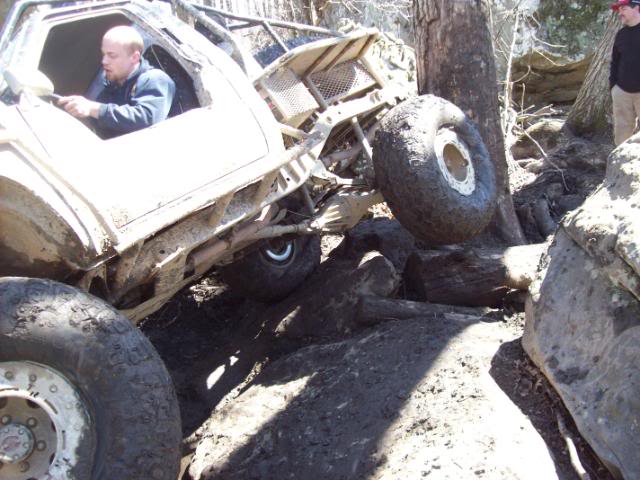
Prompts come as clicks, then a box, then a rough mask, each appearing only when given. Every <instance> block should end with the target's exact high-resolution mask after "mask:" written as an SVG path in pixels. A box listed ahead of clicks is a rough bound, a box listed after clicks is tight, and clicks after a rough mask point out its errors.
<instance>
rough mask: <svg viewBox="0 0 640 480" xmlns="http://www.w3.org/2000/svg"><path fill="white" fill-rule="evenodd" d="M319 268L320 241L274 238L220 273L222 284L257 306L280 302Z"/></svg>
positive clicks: (303, 238) (305, 237) (301, 237)
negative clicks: (261, 303) (250, 299)
mask: <svg viewBox="0 0 640 480" xmlns="http://www.w3.org/2000/svg"><path fill="white" fill-rule="evenodd" d="M319 264H320V237H318V236H300V237H294V238H289V239H285V238H275V239H271V240H269V241H265V242H263V243H262V244H261V245H260V247H259V248H258V249H256V250H254V251H253V252H251V253H249V254H247V255H245V256H244V257H242V258H241V259H239V260H237V261H236V262H234V263H232V264H231V265H228V266H226V267H224V268H223V269H222V270H221V276H222V278H223V280H224V281H225V282H226V283H227V284H228V285H229V286H230V287H231V288H233V289H234V290H237V291H238V292H240V293H241V294H242V295H244V296H246V297H249V298H252V299H254V300H258V301H261V302H273V301H276V300H281V299H282V298H284V297H286V296H287V295H288V294H289V293H291V292H292V291H293V290H295V289H296V287H298V286H299V285H300V284H301V283H302V282H303V281H304V280H305V279H306V278H307V277H308V276H309V275H310V274H311V273H312V272H313V271H314V270H315V269H316V267H317V266H318V265H319Z"/></svg>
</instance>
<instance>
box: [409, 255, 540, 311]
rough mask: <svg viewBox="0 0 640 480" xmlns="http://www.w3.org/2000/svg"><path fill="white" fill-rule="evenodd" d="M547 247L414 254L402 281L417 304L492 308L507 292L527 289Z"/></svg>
mask: <svg viewBox="0 0 640 480" xmlns="http://www.w3.org/2000/svg"><path fill="white" fill-rule="evenodd" d="M547 246H548V245H547V244H546V243H539V244H533V245H522V246H517V247H509V248H502V249H497V248H496V249H463V248H454V249H449V250H431V251H426V252H414V253H413V254H412V255H411V256H410V257H409V260H408V261H407V267H406V269H405V275H404V279H405V283H406V285H407V287H408V288H409V289H410V290H412V291H414V292H415V293H416V294H417V295H418V298H419V299H420V300H424V301H427V302H431V303H441V304H447V305H466V306H472V307H474V306H491V307H495V306H499V305H500V304H501V302H502V299H503V297H504V295H505V294H506V293H507V292H508V291H509V290H510V289H516V290H526V289H527V288H528V286H529V284H530V283H531V280H532V278H533V276H534V275H535V273H536V270H537V267H538V262H539V260H540V257H541V255H542V254H543V253H544V252H545V251H546V249H547Z"/></svg>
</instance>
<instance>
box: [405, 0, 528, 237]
mask: <svg viewBox="0 0 640 480" xmlns="http://www.w3.org/2000/svg"><path fill="white" fill-rule="evenodd" d="M487 11H488V6H487V4H486V2H485V1H484V0H414V3H413V21H414V34H415V48H416V65H417V73H418V91H419V92H420V93H421V94H423V93H432V94H434V95H438V96H440V97H443V98H445V99H447V100H449V101H451V102H453V103H455V104H456V105H458V106H459V107H460V108H461V109H462V110H463V111H464V112H465V113H467V115H468V116H469V117H470V118H471V119H472V120H473V121H474V122H476V124H477V125H478V128H479V130H480V134H481V135H482V138H483V139H484V141H485V143H486V145H487V148H488V150H489V153H490V154H491V157H492V158H493V162H494V165H495V168H496V173H497V180H498V192H499V198H498V208H497V209H496V214H495V215H494V220H493V222H492V227H490V228H491V229H492V230H493V231H495V232H496V233H497V234H498V235H499V236H500V237H502V238H503V239H504V240H505V241H507V242H508V243H510V244H522V243H526V240H525V237H524V234H523V233H522V229H521V227H520V223H519V222H518V217H517V216H516V213H515V209H514V207H513V201H512V199H511V193H510V191H509V175H508V168H507V159H506V157H505V151H504V138H503V136H502V132H501V130H500V110H499V107H498V105H499V103H498V86H497V81H496V67H495V61H494V56H493V44H492V40H491V34H490V32H489V27H488V25H487V15H486V12H487Z"/></svg>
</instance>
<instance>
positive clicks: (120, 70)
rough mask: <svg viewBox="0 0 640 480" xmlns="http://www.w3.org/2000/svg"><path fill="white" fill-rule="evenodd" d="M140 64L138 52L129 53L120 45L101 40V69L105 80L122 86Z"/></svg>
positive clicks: (111, 41) (108, 40) (115, 42)
mask: <svg viewBox="0 0 640 480" xmlns="http://www.w3.org/2000/svg"><path fill="white" fill-rule="evenodd" d="M138 62H140V53H139V52H130V51H129V50H128V49H127V48H126V47H125V46H124V45H122V43H120V42H117V41H115V40H113V39H110V38H108V37H105V38H103V39H102V68H103V69H104V74H105V76H106V77H107V80H109V81H110V82H113V83H118V84H122V83H124V81H125V80H126V79H127V77H128V76H129V75H130V74H131V72H133V70H134V69H135V68H136V66H137V65H138Z"/></svg>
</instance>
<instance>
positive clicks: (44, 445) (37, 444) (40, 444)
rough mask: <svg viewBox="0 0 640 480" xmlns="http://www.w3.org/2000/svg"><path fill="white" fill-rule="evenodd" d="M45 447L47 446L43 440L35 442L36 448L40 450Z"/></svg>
mask: <svg viewBox="0 0 640 480" xmlns="http://www.w3.org/2000/svg"><path fill="white" fill-rule="evenodd" d="M45 448H47V443H46V442H45V441H44V440H39V441H38V442H36V450H38V451H39V452H42V451H43V450H44V449H45Z"/></svg>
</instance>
